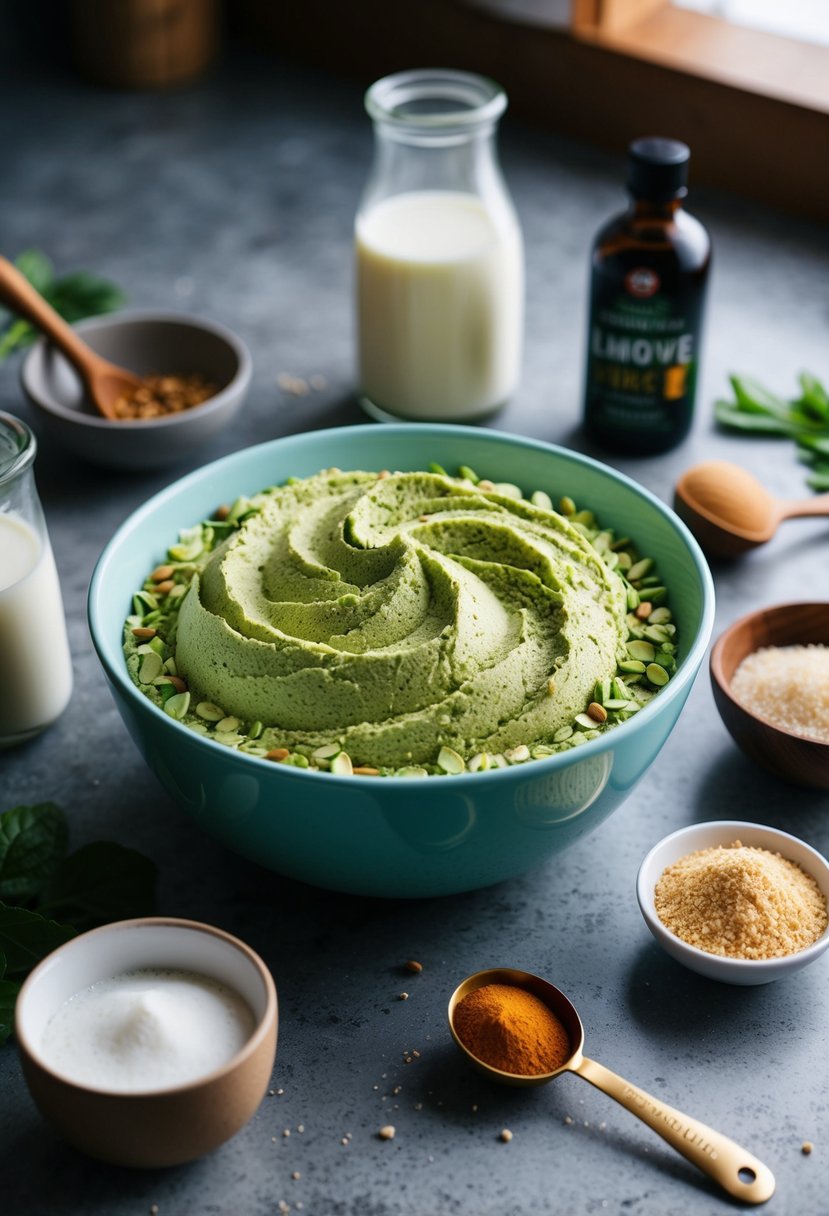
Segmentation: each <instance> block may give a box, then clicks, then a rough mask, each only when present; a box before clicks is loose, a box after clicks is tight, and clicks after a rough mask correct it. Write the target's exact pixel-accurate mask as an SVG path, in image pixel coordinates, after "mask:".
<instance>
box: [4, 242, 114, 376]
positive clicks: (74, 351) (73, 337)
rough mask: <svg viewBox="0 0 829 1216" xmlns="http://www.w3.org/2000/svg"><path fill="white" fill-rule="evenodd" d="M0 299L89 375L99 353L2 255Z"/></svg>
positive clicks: (97, 360)
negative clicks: (88, 344) (90, 346)
mask: <svg viewBox="0 0 829 1216" xmlns="http://www.w3.org/2000/svg"><path fill="white" fill-rule="evenodd" d="M0 302H2V303H3V304H5V305H6V306H7V307H8V308H10V309H11V310H12V312H16V313H17V314H18V316H21V317H24V318H25V320H27V321H30V322H31V323H32V325H34V326H35V327H36V328H37V329H39V330H41V331H42V332H43V333H44V334H46V336H47V338H49V339H50V340H51V341H52V342H54V344H55V346H57V348H58V349H59V350H61V351H63V353H64V354H65V355H66V357H67V359H68V360H69V361H70V363H72V364H73V365H74V367H76V368H77V370H78V371H79V372H80V374H81V375H82V376H86V375H87V374H88V373H89V371H90V370H91V368H92V366H93V365H94V364H96V363H97V362H100V359H99V356H98V355H96V354H95V352H94V351H92V350H90V349H89V347H88V346H87V345H86V343H85V342H83V341H82V340H81V339H80V338H79V337H78V335H77V334H76V333H75V331H74V330H73V329H72V327H71V326H70V325H68V324H67V322H66V321H64V319H63V317H61V316H60V315H59V314H58V313H57V312H55V310H54V308H52V305H51V304H49V303H48V302H47V301H46V300H44V298H43V296H42V295H41V294H40V292H39V291H37V290H36V289H35V288H34V287H33V286H32V285H31V283H30V282H29V280H28V279H27V278H26V277H25V275H23V274H21V273H20V271H19V270H18V269H17V267H16V266H15V265H13V264H12V263H11V262H9V261H8V260H7V259H6V258H4V257H0Z"/></svg>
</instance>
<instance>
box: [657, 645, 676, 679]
mask: <svg viewBox="0 0 829 1216" xmlns="http://www.w3.org/2000/svg"><path fill="white" fill-rule="evenodd" d="M653 661H654V663H658V664H659V666H660V667H664V668H665V670H666V671H667V672H669V673H670V674H671V675H673V673H674V672H675V671H676V659H675V658H674V656H673V655H672V654H663V652H662V651H661V650H660V651H659V653H658V654H656V655H654V658H653Z"/></svg>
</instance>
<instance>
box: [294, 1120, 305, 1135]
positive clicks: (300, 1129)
mask: <svg viewBox="0 0 829 1216" xmlns="http://www.w3.org/2000/svg"><path fill="white" fill-rule="evenodd" d="M296 1129H297V1131H298V1132H299V1134H300V1136H301V1135H302V1133H303V1132H304V1131H305V1124H304V1123H297V1125H296Z"/></svg>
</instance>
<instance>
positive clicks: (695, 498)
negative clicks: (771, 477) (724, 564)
mask: <svg viewBox="0 0 829 1216" xmlns="http://www.w3.org/2000/svg"><path fill="white" fill-rule="evenodd" d="M674 509H675V510H676V513H677V515H679V517H680V519H682V520H684V521H685V523H686V524H687V525H688V527H689V528H690V529H691V531H692V532H693V533H694V535H695V536H696V538H697V540H698V541H699V543H700V544H701V545H702V547H703V549H705V551H706V553H710V554H711V555H712V556H714V557H738V556H739V555H740V554H741V553H747V552H748V550H749V549H754V548H756V547H757V546H758V545H764V544H765V543H766V541H768V540H771V538H772V536H774V534H775V532H776V531H777V528H778V526H779V524H781V523H782V522H783V520H784V519H794V518H799V517H803V516H807V515H829V494H817V495H815V496H814V497H813V498H799V499H788V500H784V499H781V498H775V497H774V496H773V495H772V494H769V492H768V490H767V489H766V488H765V487H764V486H762V485H761V484H760V482H759V481H758V480H757V478H756V477H753V476H752V475H751V473H747V472H746V470H745V469H741V468H740V466H739V465H737V464H731V463H730V462H729V461H727V460H710V461H707V462H706V463H705V464H698V465H695V466H694V468H692V469H689V470H688V472H687V473H683V475H682V477H680V479H679V481H678V482H677V484H676V491H675V493H674Z"/></svg>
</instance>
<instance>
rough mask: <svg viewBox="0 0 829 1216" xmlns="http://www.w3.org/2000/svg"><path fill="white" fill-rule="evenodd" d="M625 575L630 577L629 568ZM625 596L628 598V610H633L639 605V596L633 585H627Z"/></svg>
mask: <svg viewBox="0 0 829 1216" xmlns="http://www.w3.org/2000/svg"><path fill="white" fill-rule="evenodd" d="M627 577H628V578H630V571H629V570H628V572H627ZM627 598H628V609H629V611H630V612H633V611H634V610H635V609H636V608H638V607H639V605H640V603H641V600H640V598H639V592H638V591H637V590H636V588H635V587H628V589H627Z"/></svg>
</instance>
